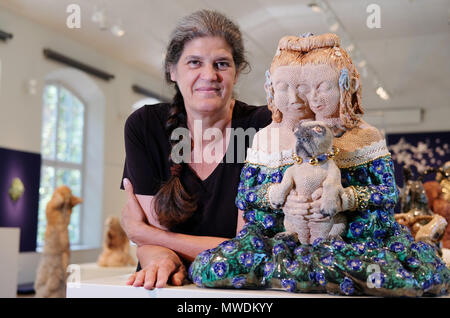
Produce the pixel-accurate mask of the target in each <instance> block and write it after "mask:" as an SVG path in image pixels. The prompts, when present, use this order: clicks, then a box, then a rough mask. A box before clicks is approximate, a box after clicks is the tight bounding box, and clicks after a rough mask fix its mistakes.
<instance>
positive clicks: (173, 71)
mask: <svg viewBox="0 0 450 318" xmlns="http://www.w3.org/2000/svg"><path fill="white" fill-rule="evenodd" d="M169 72H170V80H171V81H172V82H176V81H177V72H176V69H175V67H174V66H173V65H170V66H169Z"/></svg>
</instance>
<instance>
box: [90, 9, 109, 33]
mask: <svg viewBox="0 0 450 318" xmlns="http://www.w3.org/2000/svg"><path fill="white" fill-rule="evenodd" d="M91 20H92V22H94V23H97V24H98V26H99V28H100V29H101V30H106V29H107V26H106V14H105V10H104V9H103V8H100V9H99V8H97V7H95V8H94V13H93V14H92V16H91Z"/></svg>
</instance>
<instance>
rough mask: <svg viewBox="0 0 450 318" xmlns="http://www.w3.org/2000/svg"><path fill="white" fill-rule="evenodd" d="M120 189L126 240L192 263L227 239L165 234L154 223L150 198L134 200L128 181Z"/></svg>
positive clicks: (162, 228) (142, 197) (165, 230)
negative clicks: (124, 196) (172, 253)
mask: <svg viewBox="0 0 450 318" xmlns="http://www.w3.org/2000/svg"><path fill="white" fill-rule="evenodd" d="M124 187H125V191H126V192H127V197H128V201H127V205H126V206H125V208H124V211H123V213H122V223H123V224H124V229H125V232H126V233H127V235H128V237H129V238H130V240H131V241H133V242H134V243H136V244H137V245H138V246H143V245H158V246H163V247H166V248H169V249H171V250H173V251H175V252H176V253H177V254H178V255H180V256H181V257H183V258H184V259H186V260H188V261H193V260H194V259H195V257H196V256H197V255H198V254H199V253H200V252H202V251H204V250H206V249H210V248H214V247H216V246H217V245H219V244H220V243H222V242H224V241H226V240H227V238H222V237H212V236H194V235H186V234H180V233H172V232H170V231H168V230H167V229H165V228H164V227H163V226H161V225H160V224H159V222H158V220H157V217H156V214H155V212H154V209H153V196H145V195H139V196H138V197H137V196H136V195H134V192H133V186H132V185H131V183H130V182H129V181H128V180H127V181H124ZM139 215H140V217H139ZM145 220H146V221H147V222H145Z"/></svg>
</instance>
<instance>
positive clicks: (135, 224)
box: [121, 178, 148, 245]
mask: <svg viewBox="0 0 450 318" xmlns="http://www.w3.org/2000/svg"><path fill="white" fill-rule="evenodd" d="M123 187H124V188H125V192H126V193H127V203H126V205H125V207H124V208H123V209H122V217H121V224H122V228H123V229H124V231H125V233H126V234H127V236H128V238H129V239H130V240H131V241H132V242H134V243H136V244H138V242H137V241H138V237H139V234H138V233H140V230H141V228H142V227H143V226H148V224H147V222H146V220H147V219H146V216H145V213H144V211H143V210H142V207H141V205H140V204H139V201H138V199H137V198H136V195H135V194H134V190H133V185H132V184H131V182H130V180H128V179H127V178H125V179H123ZM138 245H139V244H138Z"/></svg>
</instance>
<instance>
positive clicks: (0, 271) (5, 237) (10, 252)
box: [0, 227, 20, 298]
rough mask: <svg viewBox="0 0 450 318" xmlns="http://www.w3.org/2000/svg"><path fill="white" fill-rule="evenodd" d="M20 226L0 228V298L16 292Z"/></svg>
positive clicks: (12, 296)
mask: <svg viewBox="0 0 450 318" xmlns="http://www.w3.org/2000/svg"><path fill="white" fill-rule="evenodd" d="M19 244H20V228H12V227H11V228H6V227H1V228H0V298H14V297H16V293H17V279H18V277H17V274H18V268H19Z"/></svg>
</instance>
